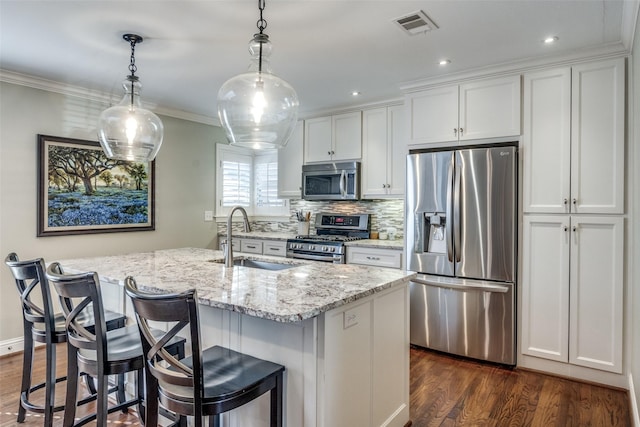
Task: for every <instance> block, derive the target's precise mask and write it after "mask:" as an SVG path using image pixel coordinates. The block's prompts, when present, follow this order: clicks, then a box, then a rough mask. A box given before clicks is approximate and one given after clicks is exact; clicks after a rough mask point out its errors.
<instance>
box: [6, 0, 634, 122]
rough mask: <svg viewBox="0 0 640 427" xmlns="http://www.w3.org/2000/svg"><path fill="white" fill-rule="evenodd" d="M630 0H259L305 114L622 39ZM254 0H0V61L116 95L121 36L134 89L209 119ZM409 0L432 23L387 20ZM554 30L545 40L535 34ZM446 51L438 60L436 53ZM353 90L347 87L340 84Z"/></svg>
mask: <svg viewBox="0 0 640 427" xmlns="http://www.w3.org/2000/svg"><path fill="white" fill-rule="evenodd" d="M638 1H639V0H606V1H602V0H598V1H594V0H554V1H545V0H443V1H436V0H425V1H402V0H386V1H385V0H377V1H369V0H295V1H294V0H266V8H265V11H264V18H265V19H266V20H267V22H268V27H267V29H266V31H265V32H266V33H267V34H268V35H269V36H270V39H271V41H272V43H273V48H274V53H273V57H272V67H273V71H274V73H275V74H277V75H278V76H280V77H282V78H284V79H285V80H287V81H288V82H289V83H290V84H291V85H292V86H293V87H294V88H295V89H296V91H297V93H298V97H299V99H300V109H301V113H302V114H303V115H304V114H305V113H306V114H309V113H311V112H317V111H323V110H327V109H332V108H341V107H344V106H347V105H353V104H365V103H370V102H376V101H380V100H384V99H390V98H397V97H399V96H400V95H401V91H400V87H401V86H402V85H405V84H408V83H412V82H416V81H422V80H424V79H432V78H438V77H442V76H445V75H448V74H458V73H464V72H466V71H469V70H473V69H478V68H482V67H492V66H495V65H497V64H508V63H513V62H518V63H525V62H527V61H532V60H540V58H544V59H548V60H553V59H554V58H560V57H563V56H565V55H574V56H575V55H581V54H584V52H586V51H591V50H595V51H598V50H600V51H603V52H605V51H606V52H608V51H621V52H625V51H628V49H629V44H630V41H631V37H632V34H633V30H634V25H635V21H636V17H637V13H638V12H637V11H638ZM257 4H258V2H257V0H206V1H196V0H156V1H150V0H129V1H120V0H69V1H66V0H45V1H35V0H0V69H2V70H4V71H10V72H16V73H21V74H26V75H28V76H33V77H37V78H43V79H48V80H52V81H55V82H60V83H63V84H65V85H70V86H73V87H81V88H86V89H89V90H90V91H96V92H104V93H106V94H109V95H110V96H111V98H112V99H113V101H114V102H117V101H119V99H120V98H121V96H122V91H121V87H120V83H121V81H122V80H123V79H124V77H125V76H126V75H127V74H128V69H127V67H128V64H129V54H130V51H129V45H128V44H127V43H126V42H125V41H123V40H122V34H124V33H127V32H133V33H137V34H140V35H142V36H143V37H144V42H143V43H142V44H140V45H138V46H137V47H136V64H137V66H138V73H137V74H138V75H139V76H140V80H141V82H142V83H143V85H144V87H143V93H142V97H143V100H144V101H145V102H146V103H152V104H154V105H155V106H156V107H157V108H161V109H164V110H178V111H183V112H186V113H190V114H197V115H200V116H204V117H216V116H217V113H216V108H217V106H216V97H217V92H218V89H219V88H220V86H221V85H222V83H224V81H225V80H226V79H228V78H230V77H232V76H234V75H235V74H238V73H240V72H243V71H245V70H246V68H247V66H248V64H249V59H250V58H249V54H248V52H247V44H248V42H249V40H250V39H251V37H252V36H253V34H254V33H255V32H257V29H256V21H257V19H258V9H257ZM418 10H422V11H424V12H425V13H426V14H427V15H428V16H429V17H430V18H431V19H432V20H433V21H434V22H435V23H436V25H437V26H438V27H439V29H437V30H435V31H432V32H429V33H423V34H420V35H415V36H409V35H407V34H405V33H403V32H402V31H401V30H400V29H399V27H398V26H397V25H396V24H395V23H394V22H393V19H394V18H398V17H401V16H403V15H406V14H408V13H411V12H415V11H418ZM549 35H555V36H557V37H559V40H558V42H557V43H556V44H555V45H552V46H547V45H544V44H543V43H542V39H543V38H544V37H546V36H549ZM442 58H448V59H450V60H451V64H449V65H448V66H447V67H442V66H439V65H438V61H439V60H440V59H442ZM354 90H357V91H360V92H361V93H362V94H361V96H360V97H358V98H357V99H355V98H353V97H352V96H351V95H350V93H351V92H352V91H354Z"/></svg>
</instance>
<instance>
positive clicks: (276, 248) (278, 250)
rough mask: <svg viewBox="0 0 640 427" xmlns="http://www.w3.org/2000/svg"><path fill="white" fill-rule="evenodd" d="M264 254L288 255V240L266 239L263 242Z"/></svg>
mask: <svg viewBox="0 0 640 427" xmlns="http://www.w3.org/2000/svg"><path fill="white" fill-rule="evenodd" d="M262 254H263V255H270V256H282V257H284V256H287V241H286V240H265V241H264V242H263V243H262Z"/></svg>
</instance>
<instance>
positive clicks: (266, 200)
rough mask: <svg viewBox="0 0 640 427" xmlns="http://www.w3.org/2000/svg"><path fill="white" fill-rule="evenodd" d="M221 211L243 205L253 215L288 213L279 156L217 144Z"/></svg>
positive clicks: (223, 212)
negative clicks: (281, 193) (282, 193)
mask: <svg viewBox="0 0 640 427" xmlns="http://www.w3.org/2000/svg"><path fill="white" fill-rule="evenodd" d="M216 157H217V159H218V173H217V186H216V188H217V193H216V199H217V211H216V214H217V215H218V216H225V215H227V213H228V212H229V210H230V209H231V208H232V207H233V206H238V205H239V206H242V207H244V208H245V210H246V211H247V214H249V215H252V216H288V215H289V212H288V208H287V203H286V200H285V199H278V155H277V152H276V151H275V150H262V151H255V152H254V151H253V150H250V149H246V148H238V147H232V146H229V145H225V144H217V146H216Z"/></svg>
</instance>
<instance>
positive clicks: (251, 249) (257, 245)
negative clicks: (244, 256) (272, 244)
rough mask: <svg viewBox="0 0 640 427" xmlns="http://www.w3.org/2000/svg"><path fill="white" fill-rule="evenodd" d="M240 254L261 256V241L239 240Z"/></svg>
mask: <svg viewBox="0 0 640 427" xmlns="http://www.w3.org/2000/svg"><path fill="white" fill-rule="evenodd" d="M240 252H245V253H248V254H260V255H262V240H253V239H241V240H240Z"/></svg>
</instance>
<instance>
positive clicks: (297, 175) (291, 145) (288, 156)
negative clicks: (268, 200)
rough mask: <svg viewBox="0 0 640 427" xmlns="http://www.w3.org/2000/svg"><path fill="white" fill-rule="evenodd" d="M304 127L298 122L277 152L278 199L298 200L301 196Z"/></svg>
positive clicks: (300, 121)
mask: <svg viewBox="0 0 640 427" xmlns="http://www.w3.org/2000/svg"><path fill="white" fill-rule="evenodd" d="M303 137H304V125H303V122H302V120H299V121H298V124H297V125H296V128H295V129H294V131H293V134H292V135H291V139H289V142H288V143H287V145H286V146H285V147H284V148H281V149H279V150H278V198H279V199H287V198H294V199H299V198H300V197H301V195H302V187H301V186H302V150H303V145H304V141H303Z"/></svg>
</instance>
